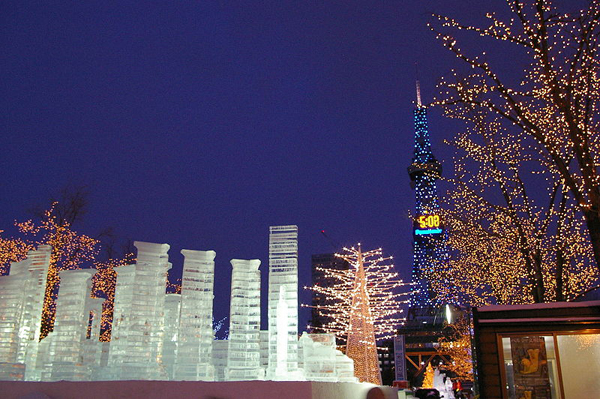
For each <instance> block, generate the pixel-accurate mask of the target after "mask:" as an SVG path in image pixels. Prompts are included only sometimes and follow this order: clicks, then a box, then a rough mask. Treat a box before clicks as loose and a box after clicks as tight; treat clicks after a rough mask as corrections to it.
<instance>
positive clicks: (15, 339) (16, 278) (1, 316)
mask: <svg viewBox="0 0 600 399" xmlns="http://www.w3.org/2000/svg"><path fill="white" fill-rule="evenodd" d="M51 251H52V248H51V247H50V246H49V245H40V246H39V247H38V249H37V250H34V251H29V253H28V254H27V259H26V260H23V261H21V262H16V263H13V264H12V265H11V269H10V275H8V276H2V277H0V379H2V380H22V379H31V380H39V375H38V374H37V373H36V372H35V366H36V362H37V354H38V345H39V343H38V341H39V339H40V330H41V324H42V310H43V307H44V293H45V289H46V278H47V276H48V267H49V265H50V253H51ZM26 364H27V365H29V367H27V368H26V367H25V365H26Z"/></svg>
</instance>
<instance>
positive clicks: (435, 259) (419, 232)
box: [408, 81, 448, 321]
mask: <svg viewBox="0 0 600 399" xmlns="http://www.w3.org/2000/svg"><path fill="white" fill-rule="evenodd" d="M414 118H415V150H414V151H415V152H414V156H413V159H412V163H411V165H410V166H409V167H408V174H409V176H410V179H411V187H413V188H414V190H415V197H416V203H415V220H414V222H413V237H414V244H413V249H414V255H413V256H414V258H413V270H412V283H413V286H412V288H411V290H412V292H411V298H410V310H409V313H408V320H409V321H410V320H411V319H415V318H418V317H419V316H424V315H426V314H431V310H432V308H438V307H439V306H441V305H442V302H443V300H444V299H443V298H439V297H437V296H436V295H435V294H434V292H433V291H432V290H431V287H430V284H429V281H428V279H427V276H428V275H429V276H432V275H433V273H434V271H435V270H440V269H441V268H445V267H446V266H447V264H448V250H447V247H446V242H447V233H446V230H445V229H444V224H443V221H442V219H441V215H440V205H439V201H438V195H437V188H436V181H437V180H438V179H439V178H440V176H441V174H442V165H441V164H440V162H439V161H438V160H437V159H436V158H435V156H434V155H433V152H432V151H431V141H430V139H429V131H428V129H427V108H426V107H425V106H424V105H423V104H422V103H421V91H420V87H419V82H418V81H417V106H416V108H415V110H414Z"/></svg>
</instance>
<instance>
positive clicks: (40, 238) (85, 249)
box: [16, 202, 99, 338]
mask: <svg viewBox="0 0 600 399" xmlns="http://www.w3.org/2000/svg"><path fill="white" fill-rule="evenodd" d="M57 204H58V203H56V202H55V203H53V204H52V207H51V208H50V209H49V210H47V211H45V212H44V213H43V214H42V218H41V220H40V222H39V223H35V222H34V221H33V220H31V219H30V220H28V221H26V222H22V223H17V224H16V225H17V227H18V229H19V231H20V232H21V233H22V234H24V235H26V236H28V237H32V238H33V239H34V240H33V241H32V240H31V239H30V242H35V246H37V245H40V244H46V245H50V246H51V247H52V254H51V255H50V266H49V268H48V279H47V283H46V294H45V298H44V311H43V315H42V334H41V337H42V338H44V337H45V336H46V335H48V333H49V332H50V331H52V328H53V326H54V317H55V315H56V297H57V294H58V288H59V286H60V277H59V272H60V271H61V270H72V269H79V268H81V267H82V266H83V265H84V264H86V263H88V264H89V263H91V262H93V260H94V259H95V256H96V255H97V254H98V244H99V241H98V240H96V239H94V238H91V237H89V236H87V235H85V234H79V233H77V232H76V231H75V230H73V229H71V222H70V221H69V220H66V219H64V218H63V217H61V216H60V215H59V213H58V212H57V209H58V208H57Z"/></svg>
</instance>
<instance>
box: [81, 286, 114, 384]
mask: <svg viewBox="0 0 600 399" xmlns="http://www.w3.org/2000/svg"><path fill="white" fill-rule="evenodd" d="M103 303H104V298H90V297H89V293H88V298H87V300H86V308H85V314H86V315H88V319H87V320H86V321H87V323H88V325H87V330H86V334H85V340H84V343H83V345H82V348H83V355H82V361H83V364H84V365H86V367H88V368H89V373H90V375H89V377H90V380H93V379H94V378H95V376H96V375H97V374H98V372H99V370H100V367H101V365H102V353H103V350H104V346H105V344H107V343H108V342H100V327H101V323H102V305H103Z"/></svg>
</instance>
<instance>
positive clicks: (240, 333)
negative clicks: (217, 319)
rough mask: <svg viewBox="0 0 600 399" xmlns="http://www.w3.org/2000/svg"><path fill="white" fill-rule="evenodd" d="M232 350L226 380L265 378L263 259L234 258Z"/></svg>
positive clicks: (232, 262) (230, 336)
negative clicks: (262, 319) (262, 334)
mask: <svg viewBox="0 0 600 399" xmlns="http://www.w3.org/2000/svg"><path fill="white" fill-rule="evenodd" d="M231 266H232V267H233V271H232V273H231V311H230V318H229V322H230V324H229V351H228V354H227V368H226V369H225V380H228V381H236V380H237V381H239V380H257V379H263V378H264V369H262V368H261V367H260V342H259V340H260V271H259V270H258V267H259V266H260V260H258V259H253V260H241V259H232V260H231Z"/></svg>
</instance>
